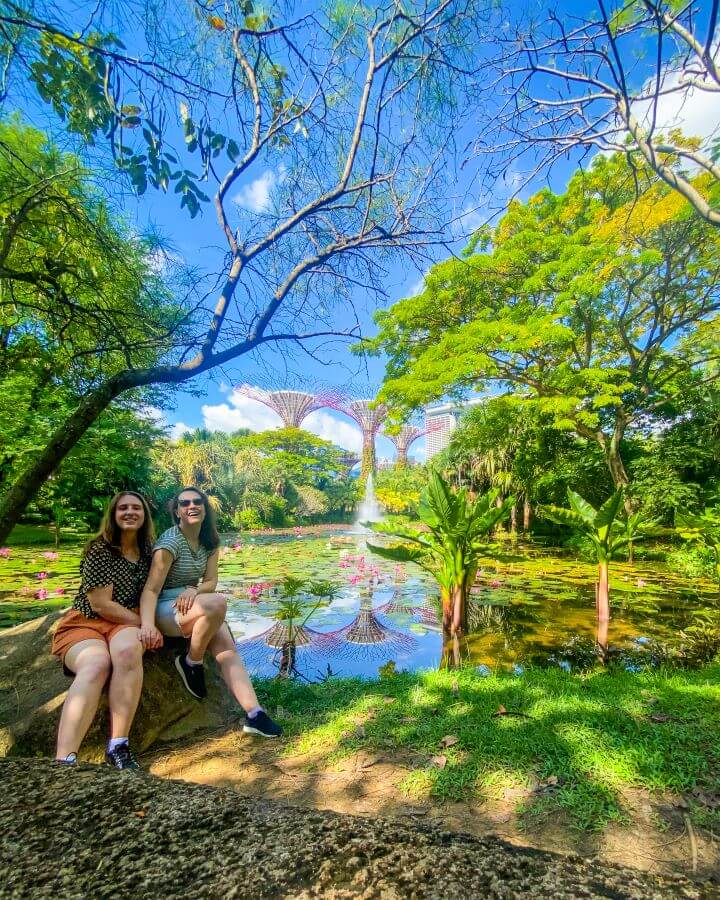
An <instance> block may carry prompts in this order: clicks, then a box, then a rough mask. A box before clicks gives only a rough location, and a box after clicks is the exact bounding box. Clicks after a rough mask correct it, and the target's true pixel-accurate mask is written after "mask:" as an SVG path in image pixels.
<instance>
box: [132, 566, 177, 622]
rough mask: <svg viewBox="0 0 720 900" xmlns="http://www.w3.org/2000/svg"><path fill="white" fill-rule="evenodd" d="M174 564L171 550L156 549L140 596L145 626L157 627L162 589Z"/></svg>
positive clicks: (142, 619)
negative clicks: (157, 609)
mask: <svg viewBox="0 0 720 900" xmlns="http://www.w3.org/2000/svg"><path fill="white" fill-rule="evenodd" d="M172 564H173V555H172V553H171V552H170V551H169V550H156V551H155V552H154V553H153V558H152V564H151V566H150V574H149V575H148V578H147V581H146V582H145V587H144V588H143V592H142V595H141V597H140V619H141V621H142V624H143V628H145V627H148V626H149V627H152V628H154V627H155V610H156V608H157V599H158V595H159V594H160V591H161V590H162V588H163V585H164V584H165V579H166V578H167V574H168V572H169V571H170V566H171V565H172Z"/></svg>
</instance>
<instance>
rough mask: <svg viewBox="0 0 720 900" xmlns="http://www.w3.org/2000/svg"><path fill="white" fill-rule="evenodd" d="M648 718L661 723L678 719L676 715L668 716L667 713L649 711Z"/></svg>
mask: <svg viewBox="0 0 720 900" xmlns="http://www.w3.org/2000/svg"><path fill="white" fill-rule="evenodd" d="M648 719H649V720H650V721H651V722H655V723H656V724H662V723H663V722H677V721H679V720H678V719H677V717H676V716H669V715H668V714H667V713H662V712H656V713H651V714H650V715H649V716H648Z"/></svg>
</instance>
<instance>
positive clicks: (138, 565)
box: [73, 539, 150, 619]
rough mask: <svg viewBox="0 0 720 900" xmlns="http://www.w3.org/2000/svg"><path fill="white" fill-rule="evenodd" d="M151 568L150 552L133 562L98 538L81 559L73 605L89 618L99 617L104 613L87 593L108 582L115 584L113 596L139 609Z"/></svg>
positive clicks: (131, 607) (118, 601)
mask: <svg viewBox="0 0 720 900" xmlns="http://www.w3.org/2000/svg"><path fill="white" fill-rule="evenodd" d="M149 572H150V557H149V556H141V557H140V559H139V560H138V561H137V562H131V561H130V560H129V559H125V557H124V556H123V555H122V554H121V553H119V552H118V551H117V550H113V548H112V547H110V546H109V544H106V543H105V541H104V540H102V539H99V540H97V541H95V543H94V544H92V545H91V547H90V549H89V550H88V552H87V553H86V554H85V556H84V557H83V560H82V562H81V563H80V575H81V578H82V582H81V584H80V589H79V590H78V592H77V596H76V597H75V600H74V601H73V609H77V610H78V611H79V612H81V613H82V614H83V615H84V616H86V618H88V619H100V618H101V616H99V615H98V614H97V613H96V612H94V611H93V608H92V606H90V600H89V599H88V593H89V592H90V591H92V590H94V589H95V588H99V587H107V586H108V585H112V589H113V592H112V599H113V600H114V601H115V602H116V603H119V604H120V605H121V606H124V607H125V609H137V607H138V606H139V605H140V594H141V593H142V589H143V587H145V582H146V581H147V577H148V574H149Z"/></svg>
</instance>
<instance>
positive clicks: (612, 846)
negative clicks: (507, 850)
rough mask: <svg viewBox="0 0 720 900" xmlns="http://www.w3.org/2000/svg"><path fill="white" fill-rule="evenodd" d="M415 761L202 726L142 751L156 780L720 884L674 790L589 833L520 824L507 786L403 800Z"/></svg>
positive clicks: (637, 795) (715, 852) (629, 797)
mask: <svg viewBox="0 0 720 900" xmlns="http://www.w3.org/2000/svg"><path fill="white" fill-rule="evenodd" d="M413 762H414V761H413V760H412V759H409V758H403V757H402V755H401V754H400V753H395V752H393V751H390V752H389V753H385V754H383V755H369V754H366V753H358V754H355V755H354V756H351V757H348V758H345V759H343V760H341V761H340V762H338V763H336V764H334V765H330V766H328V765H326V761H325V760H324V759H323V758H322V754H321V753H318V754H314V755H309V754H306V755H303V756H299V755H298V756H283V743H282V741H278V742H270V741H263V740H261V739H258V738H253V737H250V736H248V735H244V734H243V733H242V732H241V731H240V730H232V731H229V732H222V733H220V732H215V733H208V734H205V735H203V736H202V737H201V738H199V739H193V740H190V741H188V742H185V743H182V744H174V745H172V746H167V747H163V748H160V749H156V750H154V751H151V752H148V753H147V754H145V757H144V759H143V764H144V765H145V766H146V767H147V768H148V769H149V770H150V771H151V772H152V773H153V774H155V775H159V776H161V777H163V778H179V779H183V780H186V781H192V782H197V783H200V784H209V785H215V786H219V787H220V786H222V787H229V788H233V789H235V790H237V791H238V792H240V793H242V794H244V795H246V796H252V797H261V798H264V799H273V800H278V801H281V802H283V803H287V804H292V805H293V806H297V807H301V808H306V809H317V810H332V811H334V812H339V813H350V814H353V815H360V816H378V815H380V816H383V817H385V818H400V819H402V820H404V821H412V820H415V821H423V822H432V823H434V824H436V825H438V826H440V827H442V828H446V829H450V830H452V831H458V832H465V833H470V834H472V835H475V836H477V837H485V836H488V835H495V836H497V837H500V838H502V839H503V840H505V841H507V842H509V843H511V844H514V845H516V846H523V847H532V848H536V849H540V850H549V851H553V852H555V853H568V852H573V853H578V854H580V855H581V856H583V857H586V858H597V859H601V860H603V861H604V862H607V863H614V864H617V865H623V866H631V867H634V868H637V869H641V870H644V871H647V872H652V873H657V874H679V875H685V876H688V877H690V878H699V879H702V880H705V879H708V878H710V879H713V881H715V880H717V883H718V884H719V885H720V836H719V835H713V834H711V833H710V832H707V831H705V830H703V829H699V828H696V827H693V826H692V824H691V823H690V820H689V819H688V817H687V813H686V811H685V809H684V804H683V801H682V799H681V798H674V800H673V799H670V800H669V799H668V798H667V797H664V798H662V799H657V798H653V797H652V796H650V795H649V794H648V793H647V792H645V791H633V792H632V793H626V794H625V796H624V799H625V806H626V808H627V809H629V810H632V811H633V818H632V821H631V822H630V824H629V825H619V824H611V825H610V826H609V827H607V828H606V829H605V830H604V831H603V832H602V833H600V834H587V833H581V832H579V831H577V830H576V829H573V828H572V827H571V826H570V825H569V823H568V822H567V821H563V817H562V815H561V814H552V815H549V816H546V817H544V818H535V819H534V820H531V821H529V822H528V821H525V822H521V821H520V818H519V816H518V813H517V809H516V808H517V806H518V804H519V803H520V802H521V801H522V800H523V799H525V797H526V796H527V797H528V798H529V797H530V790H527V791H518V790H517V789H515V790H513V791H506V792H505V794H504V795H503V796H502V797H500V798H498V799H496V800H493V801H486V802H483V803H482V804H473V803H471V802H468V803H454V802H453V803H450V802H445V803H442V802H438V801H436V800H435V801H434V800H432V799H431V798H425V799H420V800H418V799H411V798H408V797H407V796H406V795H404V794H403V793H402V792H401V790H400V788H399V783H400V782H401V780H402V779H403V777H404V776H405V775H406V774H407V772H408V770H409V769H410V768H414V767H415V766H414V765H413ZM718 896H720V886H719V888H718Z"/></svg>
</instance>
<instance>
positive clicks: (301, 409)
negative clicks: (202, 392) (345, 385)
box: [237, 384, 342, 428]
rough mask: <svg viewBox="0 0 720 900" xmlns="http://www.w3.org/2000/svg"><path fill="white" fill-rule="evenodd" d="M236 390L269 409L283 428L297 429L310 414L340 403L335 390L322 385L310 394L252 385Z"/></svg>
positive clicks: (291, 388) (291, 389) (285, 388)
mask: <svg viewBox="0 0 720 900" xmlns="http://www.w3.org/2000/svg"><path fill="white" fill-rule="evenodd" d="M237 390H238V393H240V394H242V395H243V396H244V397H249V398H250V399H251V400H257V401H258V402H259V403H263V404H265V406H268V407H270V409H272V410H273V411H274V412H276V413H277V414H278V415H279V416H280V418H281V419H282V423H283V427H284V428H299V427H300V425H301V424H302V422H303V420H304V419H306V418H307V417H308V416H309V415H310V413H311V412H315V411H316V410H318V409H323V408H324V407H326V406H327V407H333V406H334V405H335V404H337V403H341V402H342V397H341V395H340V393H339V392H338V391H337V390H335V389H334V388H330V387H326V386H322V385H317V386H315V387H314V389H313V392H312V393H309V392H308V391H306V390H298V389H297V387H296V386H292V387H284V388H282V389H280V390H268V389H266V388H263V387H259V386H258V385H254V384H242V385H240V387H239V388H238V389H237Z"/></svg>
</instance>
